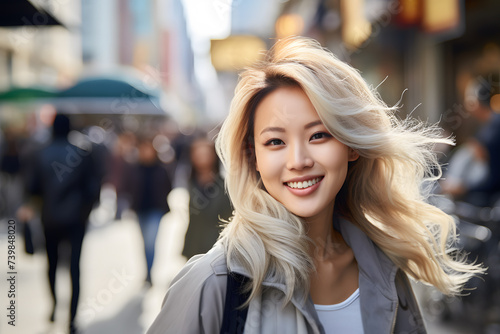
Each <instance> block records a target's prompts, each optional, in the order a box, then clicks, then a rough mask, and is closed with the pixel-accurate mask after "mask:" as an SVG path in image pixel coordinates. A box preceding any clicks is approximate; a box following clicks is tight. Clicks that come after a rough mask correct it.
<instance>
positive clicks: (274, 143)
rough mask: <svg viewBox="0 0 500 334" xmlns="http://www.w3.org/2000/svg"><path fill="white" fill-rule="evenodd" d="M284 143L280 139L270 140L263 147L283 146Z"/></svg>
mask: <svg viewBox="0 0 500 334" xmlns="http://www.w3.org/2000/svg"><path fill="white" fill-rule="evenodd" d="M283 144H284V142H283V140H281V139H271V140H268V141H267V142H266V143H265V144H264V145H265V146H277V145H283Z"/></svg>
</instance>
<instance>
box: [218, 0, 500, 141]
mask: <svg viewBox="0 0 500 334" xmlns="http://www.w3.org/2000/svg"><path fill="white" fill-rule="evenodd" d="M231 10H232V30H231V34H232V35H231V36H230V37H229V38H227V39H226V41H225V42H226V44H229V45H230V44H234V45H236V43H235V40H237V39H236V37H239V38H244V39H247V40H248V39H250V38H258V39H260V40H261V41H262V43H261V46H260V48H261V49H262V48H268V47H270V45H272V44H273V43H274V40H275V39H276V38H282V37H286V36H290V35H303V36H310V37H313V38H315V39H317V40H318V41H319V42H320V43H321V44H322V45H324V46H326V47H327V48H329V49H330V50H331V51H332V52H333V53H334V54H336V55H337V56H338V57H339V58H341V59H343V60H345V61H347V62H349V63H351V64H352V65H353V66H354V67H356V68H358V69H359V70H360V71H361V73H362V75H363V77H364V78H365V79H366V80H367V82H368V83H369V84H371V85H372V86H373V87H377V90H378V91H379V92H380V94H381V96H382V98H383V99H384V101H386V102H387V103H388V104H389V105H395V104H397V103H400V104H401V110H402V117H405V115H406V114H410V113H411V114H412V116H414V117H417V118H420V119H422V120H424V121H428V122H430V123H436V122H440V124H441V125H442V126H443V127H444V128H445V129H447V130H448V131H450V132H453V133H457V134H458V140H459V142H460V140H461V138H460V137H461V136H462V132H463V136H466V135H467V134H470V132H471V131H472V129H468V127H473V125H471V123H473V122H470V119H469V116H468V115H467V113H466V111H465V108H464V101H463V94H462V93H461V92H462V91H463V88H464V87H463V85H464V82H465V79H466V77H467V75H469V76H470V75H472V74H471V73H476V72H480V71H483V72H487V71H492V70H495V69H496V71H500V65H499V64H498V58H499V56H498V55H499V54H500V53H499V52H498V49H499V44H498V40H499V37H500V26H499V25H500V21H499V20H498V19H497V18H496V17H497V14H498V13H499V12H500V3H499V2H498V1H494V0H479V1H473V0H443V1H432V0H314V1H309V0H308V1H305V0H287V1H286V0H285V1H271V2H265V3H264V2H263V1H255V2H250V1H238V0H233V2H232V3H231ZM254 19H256V20H257V21H258V22H254V23H253V24H252V23H251V22H252V20H254ZM220 44H221V43H220V41H213V42H212V46H213V49H212V62H213V63H214V66H215V67H216V69H217V70H218V76H219V78H220V79H221V80H222V81H223V82H225V83H226V87H227V90H228V92H229V90H230V89H233V88H234V84H235V83H236V81H237V73H238V71H239V70H241V69H242V68H243V67H244V66H245V65H247V64H248V62H241V59H243V58H245V57H243V56H241V54H240V55H239V56H238V57H236V56H233V57H232V58H233V59H238V60H240V61H235V62H231V61H230V58H231V57H229V56H228V55H227V52H226V54H225V55H224V58H223V59H222V60H221V59H218V58H222V56H219V54H220V53H218V52H216V51H217V49H219V48H220ZM262 45H265V47H263V46H262ZM214 47H215V48H214ZM231 49H234V51H233V52H234V53H235V55H236V53H237V52H240V53H241V48H238V47H236V46H234V47H233V48H231V47H229V46H228V47H226V49H225V50H226V51H227V50H231ZM246 52H247V55H246V57H247V58H248V59H249V62H251V61H250V60H251V59H254V60H255V59H257V58H258V53H259V50H258V47H256V48H254V49H247V51H246ZM493 58H495V59H497V60H493ZM228 59H229V60H228ZM481 59H482V60H481ZM488 59H489V60H488ZM485 62H488V64H487V65H486V64H485ZM220 63H224V64H225V66H223V67H220V66H219V65H218V64H220ZM481 66H482V67H486V66H488V67H489V69H488V70H485V69H482V70H481V69H479V67H481ZM231 67H232V68H231ZM403 93H404V94H403ZM227 105H229V102H228V103H227Z"/></svg>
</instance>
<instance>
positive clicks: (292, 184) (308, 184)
mask: <svg viewBox="0 0 500 334" xmlns="http://www.w3.org/2000/svg"><path fill="white" fill-rule="evenodd" d="M320 180H321V178H320V177H317V178H315V179H313V180H309V181H304V182H287V183H286V184H287V186H289V187H290V188H294V189H304V188H309V187H311V186H313V185H315V184H316V183H318V182H319V181H320Z"/></svg>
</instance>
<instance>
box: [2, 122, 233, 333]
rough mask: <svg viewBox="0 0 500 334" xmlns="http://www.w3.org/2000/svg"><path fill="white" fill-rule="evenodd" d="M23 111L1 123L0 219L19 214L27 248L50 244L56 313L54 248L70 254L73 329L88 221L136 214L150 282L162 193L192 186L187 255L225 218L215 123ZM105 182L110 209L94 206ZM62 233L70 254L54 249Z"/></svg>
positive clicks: (164, 208)
mask: <svg viewBox="0 0 500 334" xmlns="http://www.w3.org/2000/svg"><path fill="white" fill-rule="evenodd" d="M27 120H28V121H27V122H26V123H25V124H24V126H23V127H5V128H3V129H2V133H1V142H0V143H1V146H0V147H1V150H0V170H1V174H0V195H1V203H2V205H1V207H0V221H1V222H2V223H3V222H4V221H6V220H7V219H12V218H14V219H16V220H17V221H18V222H19V223H20V224H18V225H19V227H20V228H22V234H23V236H24V238H23V241H24V244H25V245H24V246H25V251H26V252H27V253H31V254H32V253H34V252H35V251H42V252H43V251H45V252H46V254H47V262H48V273H47V275H48V282H49V285H50V286H49V287H50V292H51V296H52V312H51V314H50V319H49V320H50V321H52V322H53V321H54V320H55V319H54V318H55V314H56V307H57V305H58V300H57V294H56V291H57V288H56V271H57V268H58V263H60V262H61V260H60V258H61V257H66V258H68V260H69V272H70V276H71V285H72V294H71V307H70V310H69V314H68V316H69V317H68V319H69V324H70V325H69V330H70V332H76V329H77V328H76V322H75V319H76V315H77V308H78V301H79V292H80V257H81V250H82V243H83V240H84V237H85V233H86V230H87V228H88V225H89V224H106V223H112V222H115V221H119V220H121V219H122V217H123V215H124V214H129V216H130V214H131V215H132V217H133V219H135V220H136V221H137V223H138V225H139V227H140V229H138V230H140V231H141V237H142V240H143V246H144V258H145V261H144V263H145V264H146V268H145V269H146V270H145V272H146V276H145V277H144V285H145V286H146V287H147V286H151V284H153V281H152V278H151V270H152V267H153V263H154V257H155V244H156V238H157V234H158V230H159V227H160V222H161V221H162V217H163V216H164V215H165V214H166V213H168V212H169V211H170V208H169V204H168V201H167V196H168V195H169V193H170V192H171V190H172V189H173V188H175V187H183V188H185V189H187V190H188V192H189V195H190V201H189V206H188V207H189V213H188V217H189V225H188V226H189V227H188V230H187V233H186V236H185V241H184V248H183V251H182V254H183V255H184V256H185V257H186V259H188V258H190V257H191V256H193V255H196V254H200V253H205V252H207V251H208V250H209V249H210V248H211V247H212V245H213V244H214V243H215V241H216V240H217V237H218V234H219V231H220V226H221V220H222V221H224V220H227V219H228V218H229V217H230V215H231V211H232V210H231V205H230V202H229V199H228V197H227V195H226V193H225V191H224V181H223V176H222V173H221V165H220V162H219V159H218V157H217V155H216V152H215V145H214V142H213V136H214V133H213V132H210V133H207V132H205V131H202V130H197V129H196V130H194V129H192V130H190V131H189V133H188V134H186V133H182V132H181V131H180V130H179V129H178V127H177V126H176V125H175V124H173V123H172V121H171V120H168V119H165V118H156V119H148V118H146V119H141V120H140V121H137V122H135V123H134V124H135V125H136V126H130V125H126V124H124V123H123V122H119V121H118V122H116V120H115V123H113V121H110V120H108V119H101V120H100V121H99V124H101V125H102V124H106V125H107V127H103V126H96V125H94V124H95V123H93V124H90V125H89V124H86V123H85V122H82V121H81V119H79V117H78V115H77V116H75V115H72V116H69V115H65V114H63V113H56V112H54V113H51V114H50V115H49V116H43V115H42V116H40V114H39V115H32V116H30V117H28V118H27ZM42 120H43V121H42ZM103 120H104V121H103ZM138 124H140V126H137V125H138ZM102 189H107V190H112V191H113V192H114V195H115V196H113V198H115V199H116V201H115V203H113V205H112V206H108V207H107V209H108V210H111V211H110V212H104V214H101V215H92V216H91V213H92V211H93V210H96V208H97V207H98V206H99V201H100V197H101V190H102ZM89 218H90V219H89ZM96 220H98V221H96ZM63 243H67V244H69V245H70V246H69V248H67V249H66V250H64V252H65V253H66V252H67V253H68V254H60V253H61V247H60V245H61V244H63ZM59 267H61V266H59Z"/></svg>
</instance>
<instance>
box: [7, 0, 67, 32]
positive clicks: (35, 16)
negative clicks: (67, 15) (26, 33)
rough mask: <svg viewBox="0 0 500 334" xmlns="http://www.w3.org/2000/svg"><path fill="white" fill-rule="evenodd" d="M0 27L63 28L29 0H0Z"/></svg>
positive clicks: (59, 22) (55, 19)
mask: <svg viewBox="0 0 500 334" xmlns="http://www.w3.org/2000/svg"><path fill="white" fill-rule="evenodd" d="M0 8H1V10H0V27H22V26H38V27H41V26H64V25H63V24H62V23H61V21H59V20H58V19H57V18H56V17H54V16H53V15H52V14H51V13H49V12H48V11H47V10H45V9H43V8H41V7H40V6H35V5H34V4H33V3H31V2H30V1H29V0H0Z"/></svg>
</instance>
